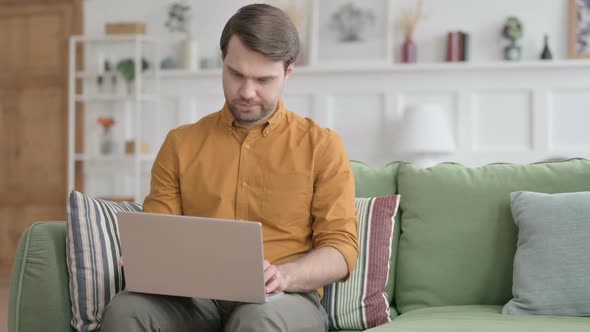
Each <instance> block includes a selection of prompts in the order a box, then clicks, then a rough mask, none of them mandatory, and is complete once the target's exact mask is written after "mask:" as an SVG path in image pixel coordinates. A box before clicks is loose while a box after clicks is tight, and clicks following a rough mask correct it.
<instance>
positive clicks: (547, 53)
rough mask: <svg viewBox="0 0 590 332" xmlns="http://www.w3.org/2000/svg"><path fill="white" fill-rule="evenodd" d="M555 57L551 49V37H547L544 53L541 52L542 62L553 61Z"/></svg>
mask: <svg viewBox="0 0 590 332" xmlns="http://www.w3.org/2000/svg"><path fill="white" fill-rule="evenodd" d="M551 59H553V55H552V54H551V50H550V49H549V36H547V35H545V41H544V43H543V51H541V60H551Z"/></svg>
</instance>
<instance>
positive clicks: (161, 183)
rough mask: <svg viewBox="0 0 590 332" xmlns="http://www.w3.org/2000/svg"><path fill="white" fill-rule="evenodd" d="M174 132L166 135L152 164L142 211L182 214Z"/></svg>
mask: <svg viewBox="0 0 590 332" xmlns="http://www.w3.org/2000/svg"><path fill="white" fill-rule="evenodd" d="M174 137H175V136H174V132H173V131H171V132H169V133H168V135H167V136H166V139H165V140H164V143H163V144H162V147H161V148H160V151H159V152H158V155H157V156H156V160H155V161H154V165H153V166H152V177H151V182H150V193H149V195H148V196H147V197H146V198H145V200H144V202H143V211H144V212H151V213H164V214H182V200H181V197H180V181H179V167H178V154H177V152H176V145H175V139H174Z"/></svg>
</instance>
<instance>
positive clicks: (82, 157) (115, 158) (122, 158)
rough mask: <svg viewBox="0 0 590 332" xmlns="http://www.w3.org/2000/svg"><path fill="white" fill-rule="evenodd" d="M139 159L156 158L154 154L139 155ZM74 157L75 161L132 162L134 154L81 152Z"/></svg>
mask: <svg viewBox="0 0 590 332" xmlns="http://www.w3.org/2000/svg"><path fill="white" fill-rule="evenodd" d="M138 157H139V160H140V161H154V159H156V156H155V155H139V156H138ZM74 159H75V160H76V161H87V162H133V161H135V156H131V155H120V154H114V155H111V156H100V155H95V156H90V155H86V154H82V153H78V154H76V155H75V157H74Z"/></svg>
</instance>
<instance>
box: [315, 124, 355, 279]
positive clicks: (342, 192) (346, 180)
mask: <svg viewBox="0 0 590 332" xmlns="http://www.w3.org/2000/svg"><path fill="white" fill-rule="evenodd" d="M316 160H317V163H316V170H317V171H316V173H315V182H314V195H313V201H312V206H311V213H312V216H313V238H312V241H313V246H314V248H319V247H325V246H328V247H333V248H335V249H336V250H338V251H339V252H340V253H341V254H342V256H344V259H345V260H346V264H347V265H348V275H347V276H346V277H345V278H344V279H343V280H342V281H345V280H346V279H348V277H349V276H350V274H351V273H352V271H353V270H354V267H355V265H356V261H357V258H358V220H357V214H356V209H355V207H354V195H355V187H354V176H353V173H352V169H351V167H350V161H349V160H348V155H347V154H346V150H345V148H344V144H343V143H342V139H341V138H340V136H339V135H338V134H336V133H335V132H332V131H330V136H329V137H328V139H327V141H326V143H325V145H324V147H323V148H322V149H320V150H319V151H318V156H317V158H316Z"/></svg>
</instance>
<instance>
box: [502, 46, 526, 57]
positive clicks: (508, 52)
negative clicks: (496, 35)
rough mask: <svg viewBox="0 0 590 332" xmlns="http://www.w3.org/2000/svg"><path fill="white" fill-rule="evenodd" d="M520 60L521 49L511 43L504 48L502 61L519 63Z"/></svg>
mask: <svg viewBox="0 0 590 332" xmlns="http://www.w3.org/2000/svg"><path fill="white" fill-rule="evenodd" d="M521 58H522V48H521V47H520V45H517V44H516V43H511V44H510V45H508V46H506V47H505V48H504V59H506V60H508V61H519V60H520V59H521Z"/></svg>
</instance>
